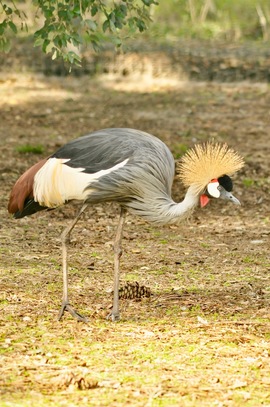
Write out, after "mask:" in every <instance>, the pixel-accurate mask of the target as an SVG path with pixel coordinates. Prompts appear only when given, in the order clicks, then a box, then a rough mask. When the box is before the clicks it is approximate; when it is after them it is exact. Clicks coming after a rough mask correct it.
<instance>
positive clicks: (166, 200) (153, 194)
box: [52, 128, 175, 224]
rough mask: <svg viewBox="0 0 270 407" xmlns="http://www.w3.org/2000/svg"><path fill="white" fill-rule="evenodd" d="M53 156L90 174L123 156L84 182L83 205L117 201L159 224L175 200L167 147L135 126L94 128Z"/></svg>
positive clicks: (169, 153) (169, 154) (171, 162)
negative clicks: (85, 197) (86, 195)
mask: <svg viewBox="0 0 270 407" xmlns="http://www.w3.org/2000/svg"><path fill="white" fill-rule="evenodd" d="M52 157H56V158H69V159H70V161H68V162H67V163H66V165H68V166H70V167H73V168H78V167H83V168H84V171H83V172H85V173H88V174H93V173H96V172H98V171H101V170H107V169H110V168H112V167H114V166H115V165H116V164H119V163H121V162H123V161H125V160H127V163H126V164H125V165H124V166H123V167H121V168H119V169H118V170H116V171H112V172H110V173H109V174H106V175H104V176H102V177H100V178H99V179H98V180H97V181H95V182H91V184H90V185H89V187H88V189H89V196H88V197H87V199H86V202H87V203H91V204H95V203H97V202H105V201H110V202H111V201H116V202H118V203H119V204H121V205H123V206H125V207H127V208H128V209H129V211H130V212H132V213H133V214H135V215H139V216H141V217H143V218H145V219H146V220H147V221H149V222H153V223H157V224H164V223H168V221H169V219H167V216H166V210H167V209H168V208H169V207H170V206H172V205H174V204H175V203H174V202H173V201H172V199H171V188H172V183H173V179H174V173H175V163H174V158H173V156H172V153H171V152H170V150H169V149H168V147H167V146H166V145H165V144H164V143H163V142H162V141H161V140H160V139H158V138H156V137H154V136H152V135H150V134H148V133H145V132H143V131H139V130H133V129H124V128H123V129H114V128H112V129H105V130H99V131H96V132H94V133H91V134H89V135H86V136H84V137H81V138H79V139H77V140H74V141H71V142H70V143H68V144H66V145H65V146H63V147H62V148H60V149H59V150H58V151H57V152H56V153H55V154H53V155H52Z"/></svg>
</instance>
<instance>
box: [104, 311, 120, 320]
mask: <svg viewBox="0 0 270 407" xmlns="http://www.w3.org/2000/svg"><path fill="white" fill-rule="evenodd" d="M106 319H108V320H111V321H112V322H118V321H120V319H121V318H120V314H119V312H113V311H112V312H110V313H109V315H107V318H106Z"/></svg>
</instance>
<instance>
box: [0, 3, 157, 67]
mask: <svg viewBox="0 0 270 407" xmlns="http://www.w3.org/2000/svg"><path fill="white" fill-rule="evenodd" d="M29 3H30V4H29ZM25 4H27V7H26V8H28V9H29V8H31V6H35V7H36V12H35V18H36V20H37V21H38V22H39V25H40V24H41V27H40V28H39V29H37V30H36V31H35V33H34V38H35V45H36V46H40V47H41V48H42V50H43V52H45V53H50V54H51V55H52V58H53V59H55V58H58V57H62V58H63V59H64V60H65V61H68V62H69V63H70V64H73V63H74V64H78V65H79V64H80V56H79V55H78V53H77V52H74V50H71V49H70V47H73V48H74V49H75V50H78V49H79V47H80V46H81V45H83V44H85V43H90V44H92V46H93V48H94V49H95V50H98V49H99V48H100V43H101V39H102V38H104V36H105V35H106V34H109V37H110V38H109V40H110V41H111V42H112V43H113V44H114V45H116V46H120V45H121V44H122V36H121V32H122V31H123V32H124V34H125V35H127V30H128V33H129V34H130V33H131V34H134V33H135V32H137V31H139V32H142V31H145V30H146V29H147V25H148V23H149V22H150V21H151V18H150V7H151V6H152V5H156V4H158V3H157V1H156V0H122V1H121V0H120V1H118V2H114V1H110V0H73V1H68V0H62V1H58V0H33V1H32V2H29V1H27V0H25V1H21V2H20V3H19V5H20V7H22V6H23V5H25ZM19 5H18V7H19ZM1 8H2V10H1ZM1 11H2V14H3V16H4V18H3V20H2V21H1V22H0V50H2V51H5V52H8V51H9V49H10V34H12V33H13V34H17V33H18V31H19V30H27V29H28V26H27V21H28V16H27V14H26V13H25V12H23V11H21V10H19V9H18V8H17V6H16V5H15V3H14V2H13V1H12V2H3V1H0V13H1ZM125 27H127V29H126V31H125V30H124V28H125Z"/></svg>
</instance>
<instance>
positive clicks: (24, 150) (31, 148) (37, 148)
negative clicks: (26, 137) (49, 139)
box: [16, 144, 44, 154]
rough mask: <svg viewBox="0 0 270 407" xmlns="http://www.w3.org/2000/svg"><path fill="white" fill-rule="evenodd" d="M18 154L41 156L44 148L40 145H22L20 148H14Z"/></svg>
mask: <svg viewBox="0 0 270 407" xmlns="http://www.w3.org/2000/svg"><path fill="white" fill-rule="evenodd" d="M16 150H17V151H18V153H21V154H28V153H32V154H43V153H44V147H43V146H42V145H40V144H38V145H31V144H24V145H22V146H19V147H17V148H16Z"/></svg>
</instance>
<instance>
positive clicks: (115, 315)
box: [108, 207, 126, 321]
mask: <svg viewBox="0 0 270 407" xmlns="http://www.w3.org/2000/svg"><path fill="white" fill-rule="evenodd" d="M125 215H126V209H125V208H122V207H121V212H120V219H119V223H118V226H117V231H116V236H115V241H114V283H113V308H112V312H111V313H110V314H109V315H108V319H111V320H112V321H118V320H119V319H120V313H119V266H120V258H121V256H122V236H123V226H124V223H125Z"/></svg>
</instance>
